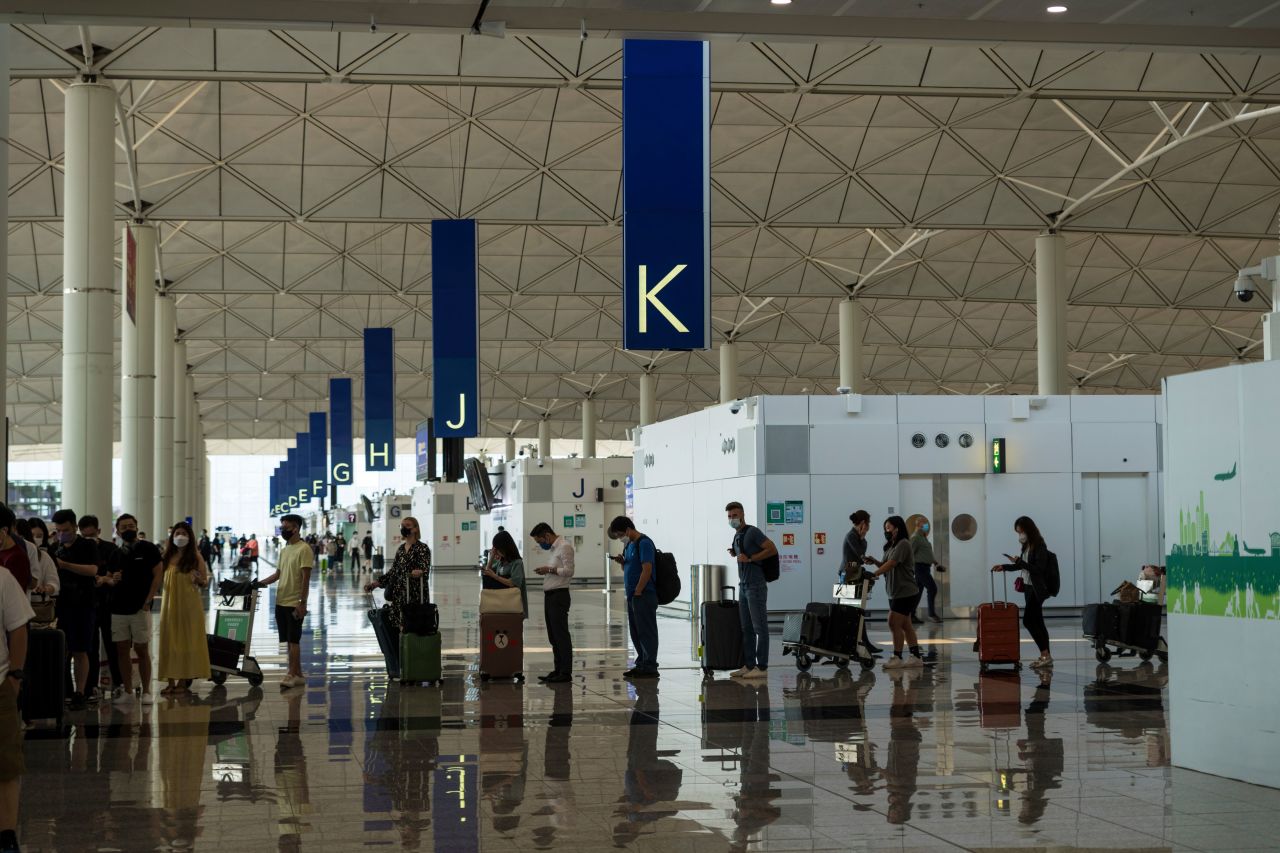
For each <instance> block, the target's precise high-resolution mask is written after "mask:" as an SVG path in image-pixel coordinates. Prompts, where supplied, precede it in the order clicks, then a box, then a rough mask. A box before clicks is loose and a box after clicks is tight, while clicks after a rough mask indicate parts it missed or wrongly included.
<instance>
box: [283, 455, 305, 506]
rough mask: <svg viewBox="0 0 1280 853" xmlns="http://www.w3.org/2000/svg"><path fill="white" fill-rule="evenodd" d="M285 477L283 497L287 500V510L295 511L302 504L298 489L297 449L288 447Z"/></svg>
mask: <svg viewBox="0 0 1280 853" xmlns="http://www.w3.org/2000/svg"><path fill="white" fill-rule="evenodd" d="M284 467H285V471H286V472H287V473H286V476H285V478H284V482H285V495H286V497H287V498H288V503H289V509H291V510H293V509H297V508H298V507H299V506H300V505H301V504H302V494H301V490H300V489H299V488H298V448H297V447H290V448H289V452H288V455H287V456H286V461H285V466H284Z"/></svg>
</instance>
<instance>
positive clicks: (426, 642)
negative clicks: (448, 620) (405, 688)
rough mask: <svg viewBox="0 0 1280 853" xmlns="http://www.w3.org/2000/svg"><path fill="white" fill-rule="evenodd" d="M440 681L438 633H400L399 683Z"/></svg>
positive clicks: (433, 682)
mask: <svg viewBox="0 0 1280 853" xmlns="http://www.w3.org/2000/svg"><path fill="white" fill-rule="evenodd" d="M439 681H440V635H439V634H410V633H409V632H407V631H405V632H402V633H401V634H400V683H401V684H421V683H423V682H430V683H432V684H435V683H438V682H439Z"/></svg>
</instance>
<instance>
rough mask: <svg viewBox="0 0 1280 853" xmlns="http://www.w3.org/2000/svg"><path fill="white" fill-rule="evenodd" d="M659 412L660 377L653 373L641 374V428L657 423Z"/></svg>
mask: <svg viewBox="0 0 1280 853" xmlns="http://www.w3.org/2000/svg"><path fill="white" fill-rule="evenodd" d="M657 412H658V377H656V376H654V375H653V374H652V373H642V374H640V426H642V427H645V426H648V425H649V424H651V423H653V422H654V421H656V420H657V419H658V418H657Z"/></svg>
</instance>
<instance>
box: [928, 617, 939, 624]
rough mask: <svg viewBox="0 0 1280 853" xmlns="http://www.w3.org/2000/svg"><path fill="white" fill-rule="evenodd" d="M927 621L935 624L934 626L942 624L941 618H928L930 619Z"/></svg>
mask: <svg viewBox="0 0 1280 853" xmlns="http://www.w3.org/2000/svg"><path fill="white" fill-rule="evenodd" d="M929 621H930V622H933V623H934V624H936V625H941V624H942V617H941V616H930V617H929Z"/></svg>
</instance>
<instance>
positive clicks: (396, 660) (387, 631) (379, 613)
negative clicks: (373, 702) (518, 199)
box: [369, 607, 400, 679]
mask: <svg viewBox="0 0 1280 853" xmlns="http://www.w3.org/2000/svg"><path fill="white" fill-rule="evenodd" d="M385 609H386V608H383V607H371V608H369V624H370V625H372V626H373V635H374V636H375V637H377V638H378V648H380V649H382V657H383V659H384V660H385V661H386V662H387V675H388V676H390V677H391V678H392V679H396V678H399V677H400V644H399V643H398V642H397V641H396V640H393V639H392V637H391V633H392V626H391V625H390V624H388V622H387V614H386V613H385V612H384V611H385Z"/></svg>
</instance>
